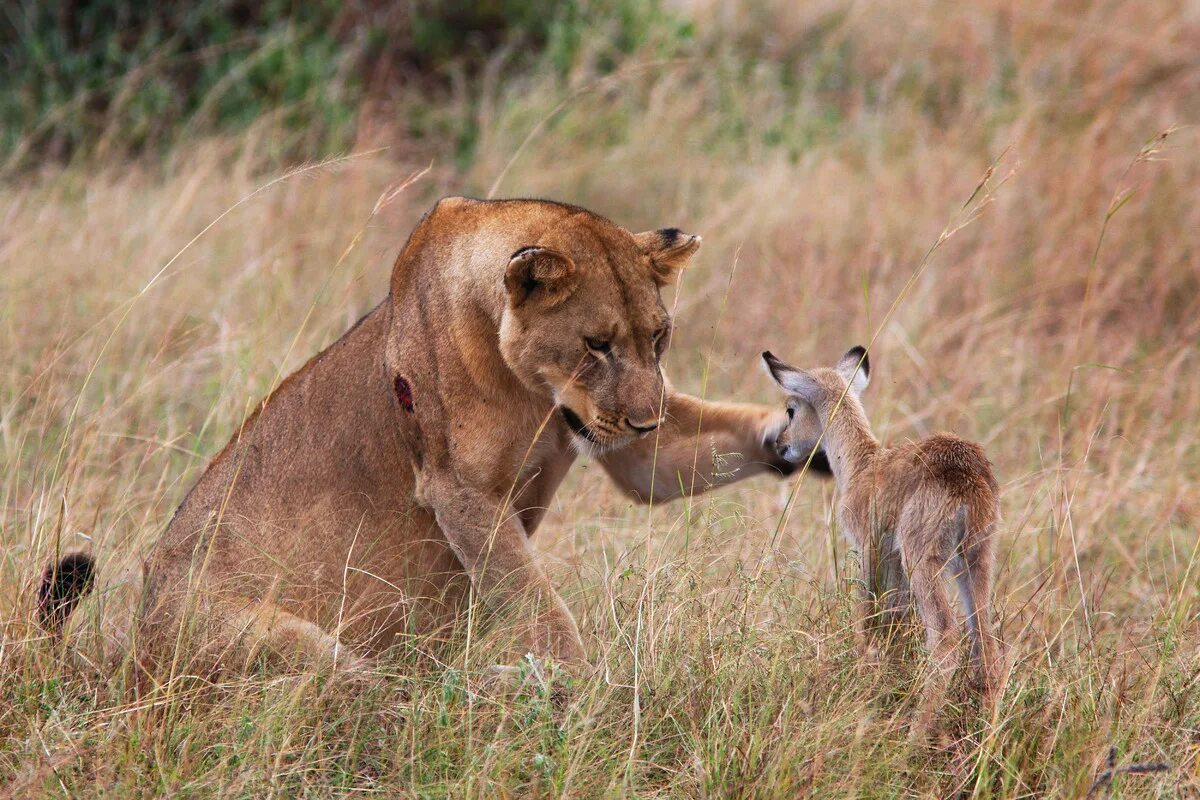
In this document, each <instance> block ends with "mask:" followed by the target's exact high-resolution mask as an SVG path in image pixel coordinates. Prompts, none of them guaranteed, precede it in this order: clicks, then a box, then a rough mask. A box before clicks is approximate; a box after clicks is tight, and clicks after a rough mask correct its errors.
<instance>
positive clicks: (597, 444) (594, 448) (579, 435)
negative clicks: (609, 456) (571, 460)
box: [558, 405, 634, 456]
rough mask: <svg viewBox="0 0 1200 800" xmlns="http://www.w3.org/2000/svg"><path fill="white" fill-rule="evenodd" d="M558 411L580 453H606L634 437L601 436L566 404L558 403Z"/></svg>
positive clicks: (625, 443) (594, 454)
mask: <svg viewBox="0 0 1200 800" xmlns="http://www.w3.org/2000/svg"><path fill="white" fill-rule="evenodd" d="M558 411H559V413H560V414H561V415H562V418H563V420H564V421H565V422H566V423H567V427H568V428H570V429H571V435H572V437H573V441H574V443H575V448H576V449H577V450H578V451H579V452H580V453H584V454H587V455H593V456H596V455H600V454H601V453H606V452H608V451H609V450H616V449H617V448H620V447H624V446H625V445H627V444H629V443H630V442H632V441H633V439H634V437H632V436H630V437H621V438H620V439H614V438H612V437H609V436H603V435H601V434H599V433H597V432H596V431H594V430H592V429H591V428H589V427H588V426H587V424H586V423H585V422H584V421H583V420H582V419H580V418H579V415H578V414H576V413H575V412H574V411H572V410H571V409H569V408H567V407H566V406H563V405H560V406H559V407H558Z"/></svg>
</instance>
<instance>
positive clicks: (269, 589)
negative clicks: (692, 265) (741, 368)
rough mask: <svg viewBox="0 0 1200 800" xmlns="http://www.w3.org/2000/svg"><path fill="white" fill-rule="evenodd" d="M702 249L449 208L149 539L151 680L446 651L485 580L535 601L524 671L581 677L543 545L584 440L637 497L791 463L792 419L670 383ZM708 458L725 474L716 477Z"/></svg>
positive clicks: (145, 640) (602, 223) (504, 207)
mask: <svg viewBox="0 0 1200 800" xmlns="http://www.w3.org/2000/svg"><path fill="white" fill-rule="evenodd" d="M698 246H699V239H698V237H693V236H688V235H686V234H682V233H679V232H678V231H675V230H673V229H672V230H663V231H652V232H648V233H644V234H639V235H636V236H635V235H633V234H631V233H630V232H628V231H626V230H625V229H623V228H620V227H618V226H616V225H614V224H613V223H611V222H609V221H608V220H605V219H604V218H602V217H599V216H597V215H595V214H592V213H590V212H588V211H585V210H583V209H580V208H577V207H574V206H568V205H561V204H557V203H551V202H543V201H533V200H514V201H489V202H484V201H476V200H470V199H465V198H449V199H446V200H443V201H441V202H439V203H438V204H437V206H436V207H435V208H434V209H433V210H432V211H430V212H429V213H428V214H427V215H426V216H425V218H424V219H423V220H422V221H421V222H420V224H418V225H417V227H416V229H415V230H414V231H413V233H412V235H411V236H410V238H409V240H408V243H407V244H406V245H405V247H404V249H403V251H402V252H401V253H400V255H399V257H398V258H397V261H396V264H395V268H394V272H393V275H392V281H391V291H390V294H389V296H388V298H387V299H386V300H385V301H384V302H383V303H381V304H380V305H379V306H378V307H377V308H375V309H374V310H373V311H371V312H370V313H369V314H367V315H366V316H365V317H364V318H363V319H362V320H361V321H360V322H359V323H358V324H357V325H355V326H354V327H353V328H352V329H351V330H350V331H349V332H347V333H346V334H345V335H344V336H343V337H342V338H341V339H340V340H338V341H337V342H335V343H334V344H333V345H331V346H330V347H328V348H327V349H326V350H324V351H323V352H321V353H320V354H318V355H317V356H315V357H314V358H313V359H312V360H311V361H309V362H308V364H306V365H305V366H304V367H303V368H301V369H300V370H298V371H297V372H296V373H295V374H293V375H292V376H290V377H289V378H288V379H287V380H285V381H284V382H283V383H282V384H281V385H280V387H279V388H278V389H277V390H276V391H275V392H274V393H272V394H271V395H270V396H269V397H268V398H266V399H265V400H264V401H263V402H262V403H261V405H260V407H259V409H258V410H257V411H256V413H255V414H253V415H252V416H251V417H250V418H249V419H248V420H247V421H246V422H245V423H244V424H243V425H242V426H241V428H240V430H239V431H238V433H237V434H236V435H235V436H234V437H233V439H232V440H231V441H230V442H229V444H228V445H227V446H226V447H225V448H224V450H222V451H221V453H220V454H219V455H218V456H217V457H216V458H215V459H213V461H212V463H211V464H210V465H209V467H208V469H207V471H206V472H205V473H204V475H203V476H202V477H201V478H200V479H199V481H198V482H197V483H196V485H195V487H194V488H193V489H192V491H191V493H190V494H189V495H188V496H187V498H186V499H185V500H184V502H183V503H182V505H181V506H180V507H179V509H178V511H177V512H176V514H175V516H174V518H173V519H172V520H171V523H170V525H169V527H168V528H167V530H166V532H165V533H164V534H163V535H162V537H161V539H160V541H159V542H158V543H157V545H156V546H155V547H154V549H153V552H152V553H151V554H150V556H149V558H148V560H147V561H146V564H145V591H144V595H143V601H142V607H141V610H140V612H139V615H138V624H137V636H136V639H137V641H136V643H135V644H136V648H137V652H138V658H139V662H140V663H141V664H142V666H143V667H144V668H145V670H146V671H147V673H148V674H151V675H154V676H156V677H157V678H158V679H165V678H169V677H170V676H172V675H179V674H185V673H196V672H205V671H211V670H212V669H214V668H219V667H220V666H223V665H225V664H234V663H237V662H240V661H242V660H243V659H245V658H247V657H249V656H250V655H252V654H253V653H255V652H258V651H262V650H267V651H270V652H274V653H283V654H292V655H303V656H306V657H310V658H318V659H321V658H324V659H328V660H331V661H332V660H334V659H337V660H339V661H340V662H342V663H344V662H345V661H346V660H351V661H353V660H355V659H357V658H358V657H359V656H361V655H366V654H372V653H378V652H379V651H381V650H383V649H384V648H387V647H389V646H391V645H393V644H395V643H398V642H403V641H406V640H407V639H408V638H409V637H411V636H413V635H417V634H419V635H420V636H421V637H422V641H427V640H428V637H430V636H431V635H432V636H433V637H434V638H436V636H437V635H438V632H439V631H441V632H445V631H447V630H448V628H449V626H450V625H451V623H453V622H454V621H455V620H456V619H457V618H458V615H459V613H460V612H461V611H462V610H463V608H464V607H465V601H466V599H467V596H468V589H470V588H471V587H472V586H473V587H474V594H475V596H476V597H477V598H479V599H481V600H482V601H483V602H484V603H485V604H486V605H487V606H488V607H489V608H492V609H501V610H503V609H509V610H512V609H517V608H519V609H521V610H520V612H519V613H518V615H517V616H516V618H515V621H514V624H513V625H512V626H511V628H510V630H511V631H512V633H513V638H514V640H515V643H514V650H513V653H512V656H513V657H514V658H516V657H520V656H521V655H522V654H524V653H525V652H527V651H528V652H532V653H534V654H535V655H538V656H542V657H550V658H554V659H557V660H559V661H562V662H564V663H566V664H568V665H574V666H578V665H580V664H582V663H583V662H584V661H585V652H584V647H583V643H582V641H581V639H580V634H579V631H578V629H577V627H576V624H575V621H574V619H573V618H572V616H571V613H570V612H569V611H568V609H567V607H566V605H565V604H564V603H563V601H562V599H561V598H560V597H559V596H558V594H557V593H556V592H555V591H554V589H553V588H552V587H551V586H550V584H549V582H548V581H547V579H546V576H545V574H544V573H543V571H542V569H541V568H540V567H539V566H538V564H537V561H536V560H535V558H534V554H533V551H532V550H531V548H530V545H529V542H528V538H529V537H530V536H531V535H532V534H533V532H534V531H535V530H536V529H537V526H538V524H539V522H540V521H541V519H542V516H543V514H544V513H545V510H546V507H547V505H548V504H549V502H550V499H551V498H552V497H553V495H554V492H555V490H556V488H557V487H558V485H559V483H560V481H561V480H562V479H563V477H564V475H565V474H566V472H567V470H568V468H569V467H570V465H571V463H572V462H573V461H574V460H575V457H576V453H577V450H585V451H589V452H591V453H592V454H593V455H594V456H595V457H596V458H597V459H598V460H599V462H600V463H601V465H602V466H603V467H604V468H605V469H606V470H607V472H608V474H609V475H610V476H611V477H612V479H613V480H614V481H615V482H616V483H617V485H618V486H620V487H621V488H622V489H623V490H624V491H626V492H628V493H630V494H631V495H633V496H635V497H637V498H639V499H641V500H643V501H648V500H649V499H650V498H651V495H653V498H654V499H655V500H666V499H669V498H671V497H676V496H678V495H679V494H680V493H681V489H680V487H681V485H682V486H683V487H685V489H686V490H688V491H692V490H694V491H697V492H699V491H704V490H706V489H708V488H710V487H712V486H715V485H718V484H721V483H728V482H730V481H732V480H737V479H741V478H743V477H746V476H749V475H753V474H755V473H759V472H764V471H767V470H770V469H776V470H786V469H788V465H787V462H785V461H783V460H782V459H780V458H779V457H778V456H777V455H776V454H775V450H774V437H775V435H776V434H777V433H778V431H779V430H781V429H782V427H783V424H784V422H785V421H784V420H783V418H782V415H781V414H780V413H779V412H778V411H773V410H770V409H767V408H763V407H759V406H750V405H733V404H719V403H708V402H703V401H701V400H697V399H695V398H692V397H688V396H686V395H681V394H677V393H675V392H674V391H673V390H671V389H670V388H669V387H668V386H667V385H666V384H665V382H664V379H663V376H662V373H661V371H660V368H659V358H660V356H661V353H662V351H663V348H664V347H665V345H666V339H665V334H666V332H667V331H668V330H669V323H670V320H669V317H668V315H667V312H666V309H665V307H664V306H663V304H662V301H661V299H660V297H659V289H660V286H662V285H663V284H664V283H666V282H668V281H670V280H671V279H672V277H673V276H674V274H675V273H676V271H677V270H679V269H680V268H682V267H683V265H684V264H685V263H686V262H687V261H688V259H689V258H690V257H691V256H692V254H694V253H695V251H696V249H697V248H698ZM585 337H590V338H591V339H592V344H593V345H596V346H602V347H604V348H611V352H610V353H608V354H604V353H600V352H597V351H595V348H593V349H592V350H589V347H588V345H587V343H586V342H585ZM404 387H408V389H409V390H410V391H411V397H412V406H411V408H406V407H405V405H404V404H403V403H402V401H401V397H400V391H399V390H400V389H402V388H404ZM564 407H565V408H567V409H570V410H571V411H572V412H573V413H574V414H575V415H576V417H577V421H578V422H580V423H583V424H584V425H586V436H588V437H590V440H586V441H585V440H584V438H582V437H583V436H584V435H585V434H583V433H579V434H577V433H573V432H572V429H571V425H570V424H569V421H568V418H567V416H566V415H565V414H564V413H563V412H562V410H561V409H562V408H564ZM660 418H661V419H663V420H664V422H663V424H662V425H661V427H658V428H657V429H656V430H652V429H653V428H654V426H656V425H657V424H658V422H659V420H660ZM634 426H636V427H634ZM656 448H657V456H656V455H655V450H656ZM711 448H715V449H716V450H717V451H718V452H720V453H730V454H736V455H734V456H733V464H732V468H730V467H729V466H725V467H723V468H722V471H721V472H719V473H718V472H717V471H715V470H714V468H713V465H712V464H711V463H710V462H711V460H712V459H711V457H710V456H709V453H710V452H711ZM697 452H698V453H699V458H698V459H697V458H696V454H697ZM192 641H199V642H203V643H204V646H203V647H193V646H191V645H189V644H187V643H188V642H192ZM181 645H183V646H181Z"/></svg>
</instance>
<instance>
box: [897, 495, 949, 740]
mask: <svg viewBox="0 0 1200 800" xmlns="http://www.w3.org/2000/svg"><path fill="white" fill-rule="evenodd" d="M903 516H904V517H906V518H911V516H912V515H911V514H905V515H903ZM923 533H926V532H925V531H922V530H921V529H920V528H918V527H917V526H916V525H914V524H913V520H911V519H902V520H901V525H900V528H899V529H898V531H897V534H898V535H899V536H900V542H901V550H900V554H901V558H902V560H903V564H904V570H905V572H907V573H908V575H909V582H910V587H911V589H912V596H913V601H914V603H915V605H916V607H917V614H918V615H919V616H920V618H921V623H922V624H923V625H924V626H925V644H926V648H927V649H928V652H929V669H928V672H927V674H926V676H925V686H924V688H923V690H922V697H921V712H920V722H919V725H918V731H920V732H927V731H929V729H930V726H931V724H932V722H933V719H934V716H935V715H936V713H937V709H938V708H939V707H940V706H941V705H942V702H943V701H944V700H945V697H946V690H947V688H948V687H949V683H950V675H951V673H952V672H953V669H954V655H955V651H956V644H957V637H956V636H955V635H954V627H955V621H954V610H953V608H952V606H951V605H950V599H949V595H948V593H947V591H946V581H945V578H944V576H943V573H942V570H943V568H944V567H945V566H946V560H947V557H946V554H945V553H944V552H942V550H943V548H942V547H939V546H938V544H940V542H939V541H938V540H935V541H934V542H930V541H927V540H924V541H923V540H922V538H921V536H922V534H923Z"/></svg>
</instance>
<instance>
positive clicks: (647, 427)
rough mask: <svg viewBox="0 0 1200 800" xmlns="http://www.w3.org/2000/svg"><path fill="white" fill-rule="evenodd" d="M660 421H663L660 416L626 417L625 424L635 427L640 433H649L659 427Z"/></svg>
mask: <svg viewBox="0 0 1200 800" xmlns="http://www.w3.org/2000/svg"><path fill="white" fill-rule="evenodd" d="M660 422H662V420H661V419H659V418H658V417H650V418H647V419H644V420H635V419H631V418H630V417H626V418H625V424H626V425H628V426H629V427H631V428H633V429H634V430H635V431H637V432H638V433H649V432H650V431H652V430H654V429H655V428H657V427H658V425H659V423H660Z"/></svg>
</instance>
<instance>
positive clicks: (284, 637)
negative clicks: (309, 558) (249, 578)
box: [218, 599, 369, 673]
mask: <svg viewBox="0 0 1200 800" xmlns="http://www.w3.org/2000/svg"><path fill="white" fill-rule="evenodd" d="M221 605H223V606H225V607H226V608H227V609H228V610H230V611H232V612H233V613H231V614H230V615H229V616H228V617H227V618H226V620H227V621H226V622H225V623H224V624H223V626H222V627H223V628H224V629H225V632H226V633H228V634H230V642H231V644H233V645H234V648H236V649H238V650H241V651H242V655H243V656H244V657H245V658H246V659H247V664H249V662H250V661H251V660H253V659H255V658H257V657H258V656H260V655H264V654H265V655H268V656H271V657H275V658H280V659H283V660H285V661H295V660H297V659H298V660H300V661H303V662H306V663H307V664H309V665H311V666H314V667H328V668H332V669H337V670H345V671H349V672H356V673H365V672H366V671H367V670H368V666H369V665H368V663H367V661H366V660H365V659H363V658H361V657H360V656H358V655H357V654H355V653H354V652H353V651H352V650H351V649H350V648H348V647H346V646H345V645H344V644H342V643H341V642H340V641H339V640H338V638H337V637H336V636H334V635H333V634H331V633H329V632H328V631H326V630H325V629H324V628H322V627H321V626H319V625H317V624H316V623H315V622H311V621H309V620H306V619H304V618H302V617H298V616H296V615H295V614H292V613H291V612H289V611H286V610H284V609H283V608H281V607H280V606H279V605H277V604H276V603H273V602H271V601H270V600H248V599H237V600H223V601H221ZM218 613H219V612H218ZM239 645H240V646H239Z"/></svg>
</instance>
